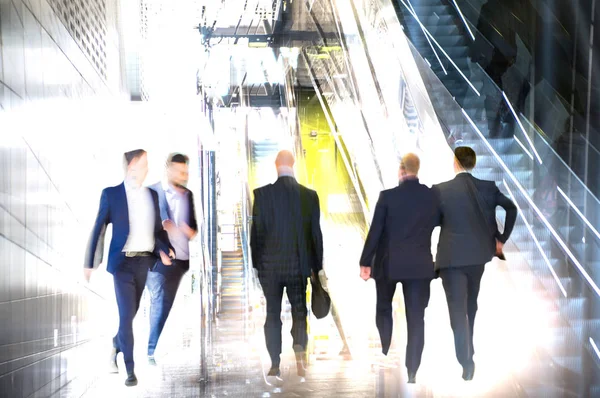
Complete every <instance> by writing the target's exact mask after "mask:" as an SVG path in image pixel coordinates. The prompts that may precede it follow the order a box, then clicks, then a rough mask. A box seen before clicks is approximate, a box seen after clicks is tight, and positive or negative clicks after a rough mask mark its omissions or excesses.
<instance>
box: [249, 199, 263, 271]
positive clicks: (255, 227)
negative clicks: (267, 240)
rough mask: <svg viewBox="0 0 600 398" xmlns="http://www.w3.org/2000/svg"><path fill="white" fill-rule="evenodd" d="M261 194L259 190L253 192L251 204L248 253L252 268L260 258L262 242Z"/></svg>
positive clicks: (256, 266) (256, 265)
mask: <svg viewBox="0 0 600 398" xmlns="http://www.w3.org/2000/svg"><path fill="white" fill-rule="evenodd" d="M261 199H262V197H261V194H260V190H258V189H255V190H254V203H253V204H252V226H251V228H250V251H251V254H252V266H253V267H254V268H259V267H258V260H259V258H260V255H259V254H260V250H261V249H262V242H263V227H264V226H263V225H262V220H261V209H260V205H261V203H260V202H261Z"/></svg>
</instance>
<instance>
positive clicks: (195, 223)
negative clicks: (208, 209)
mask: <svg viewBox="0 0 600 398" xmlns="http://www.w3.org/2000/svg"><path fill="white" fill-rule="evenodd" d="M188 195H189V199H190V207H189V209H190V228H191V229H192V230H193V231H194V232H196V233H197V232H198V220H197V219H196V205H195V204H194V194H193V193H192V191H189V190H188Z"/></svg>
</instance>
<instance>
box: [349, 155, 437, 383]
mask: <svg viewBox="0 0 600 398" xmlns="http://www.w3.org/2000/svg"><path fill="white" fill-rule="evenodd" d="M419 167H420V161H419V158H418V157H417V155H415V154H412V153H409V154H407V155H405V156H404V157H403V158H402V161H401V163H400V170H399V179H400V184H399V185H398V186H397V187H395V188H392V189H388V190H385V191H382V192H381V194H380V195H379V200H378V201H377V205H376V206H375V214H374V215H373V222H372V223H371V228H370V229H369V233H368V235H367V239H366V241H365V246H364V249H363V252H362V255H361V258H360V266H361V267H360V268H361V272H360V274H361V277H362V278H363V279H364V280H368V279H369V278H370V277H372V278H373V279H375V284H376V288H377V315H376V318H375V321H376V324H377V329H378V330H379V336H380V338H381V350H382V352H383V354H384V355H387V353H388V350H389V349H390V344H391V342H392V329H393V325H392V324H393V317H392V300H393V298H394V293H395V292H396V284H397V283H398V282H401V283H402V291H403V293H404V306H405V309H406V322H407V329H408V341H407V345H406V368H407V371H408V382H409V383H414V382H415V378H416V374H417V370H418V369H419V365H420V364H421V356H422V353H423V347H424V345H425V323H424V317H425V309H426V308H427V305H428V303H429V294H430V290H429V285H430V283H431V280H432V279H433V278H434V277H435V273H434V271H433V257H432V255H431V234H432V232H433V229H434V228H435V227H436V221H437V214H438V202H437V197H436V196H435V194H434V193H433V192H432V191H431V189H430V188H428V187H426V186H425V185H423V184H421V183H419V178H418V177H417V174H418V172H419ZM373 263H374V264H373ZM372 265H373V267H372ZM372 268H373V269H372Z"/></svg>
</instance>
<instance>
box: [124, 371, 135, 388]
mask: <svg viewBox="0 0 600 398" xmlns="http://www.w3.org/2000/svg"><path fill="white" fill-rule="evenodd" d="M125 385H126V386H127V387H133V386H137V377H135V373H133V372H131V373H128V374H127V380H125Z"/></svg>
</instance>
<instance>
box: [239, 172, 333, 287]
mask: <svg viewBox="0 0 600 398" xmlns="http://www.w3.org/2000/svg"><path fill="white" fill-rule="evenodd" d="M320 217H321V212H320V207H319V196H318V195H317V193H316V192H315V191H313V190H311V189H308V188H306V187H304V186H302V185H300V184H298V182H296V180H295V179H294V177H279V178H278V179H277V181H276V182H275V183H274V184H269V185H265V186H264V187H261V188H258V189H255V190H254V205H253V209H252V228H251V231H250V248H251V250H252V262H253V264H254V268H256V269H258V270H259V271H277V272H283V273H284V274H285V273H288V274H293V273H297V272H298V271H300V272H301V274H302V276H303V277H306V278H307V277H309V276H310V274H311V271H314V272H315V273H317V272H318V271H319V270H321V269H322V268H323V235H322V234H321V226H320V224H319V221H320ZM296 264H298V265H299V266H300V270H297V269H296V267H297V265H296Z"/></svg>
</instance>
